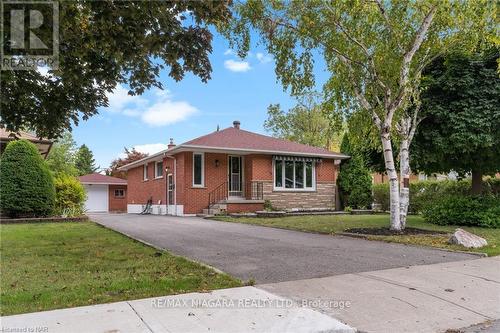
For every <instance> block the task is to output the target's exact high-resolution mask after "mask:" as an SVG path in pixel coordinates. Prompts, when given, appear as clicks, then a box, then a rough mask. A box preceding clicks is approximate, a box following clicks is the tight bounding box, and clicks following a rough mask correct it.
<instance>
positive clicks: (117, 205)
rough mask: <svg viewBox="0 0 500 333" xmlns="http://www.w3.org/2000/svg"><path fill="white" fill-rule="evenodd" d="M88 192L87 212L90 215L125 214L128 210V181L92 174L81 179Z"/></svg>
mask: <svg viewBox="0 0 500 333" xmlns="http://www.w3.org/2000/svg"><path fill="white" fill-rule="evenodd" d="M79 179H80V183H82V185H83V187H85V191H86V192H87V201H86V202H85V210H86V211H87V212H89V213H98V212H124V211H126V210H127V195H126V192H127V181H126V180H125V179H121V178H116V177H110V176H105V175H101V174H100V173H92V174H89V175H84V176H81V177H79Z"/></svg>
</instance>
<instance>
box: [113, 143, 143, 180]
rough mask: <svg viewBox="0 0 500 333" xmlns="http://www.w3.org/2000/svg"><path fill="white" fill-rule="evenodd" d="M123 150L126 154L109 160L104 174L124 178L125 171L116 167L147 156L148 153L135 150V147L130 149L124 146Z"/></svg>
mask: <svg viewBox="0 0 500 333" xmlns="http://www.w3.org/2000/svg"><path fill="white" fill-rule="evenodd" d="M124 152H125V155H126V156H125V157H124V158H121V157H120V158H117V159H114V160H113V161H112V162H111V165H110V166H109V168H108V169H107V170H106V175H108V176H113V177H118V178H124V179H125V178H126V174H125V172H122V171H118V168H119V167H122V166H124V165H127V164H129V163H132V162H135V161H138V160H140V159H143V158H145V157H148V155H149V154H147V153H141V152H140V151H137V150H135V148H132V149H128V148H124Z"/></svg>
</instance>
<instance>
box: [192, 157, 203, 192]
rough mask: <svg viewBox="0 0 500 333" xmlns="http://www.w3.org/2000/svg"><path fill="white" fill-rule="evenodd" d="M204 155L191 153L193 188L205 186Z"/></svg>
mask: <svg viewBox="0 0 500 333" xmlns="http://www.w3.org/2000/svg"><path fill="white" fill-rule="evenodd" d="M204 160H205V155H204V154H203V153H193V186H198V187H203V186H204V184H205V179H204V178H205V176H204V173H205V161H204Z"/></svg>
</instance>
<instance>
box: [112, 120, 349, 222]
mask: <svg viewBox="0 0 500 333" xmlns="http://www.w3.org/2000/svg"><path fill="white" fill-rule="evenodd" d="M346 158H348V156H346V155H343V154H340V153H335V152H332V151H329V150H326V149H323V148H317V147H312V146H308V145H303V144H299V143H295V142H291V141H286V140H281V139H276V138H272V137H268V136H265V135H261V134H256V133H252V132H248V131H245V130H242V129H240V122H239V121H235V122H233V127H229V128H226V129H224V130H220V131H215V132H213V133H210V134H208V135H205V136H201V137H199V138H196V139H193V140H191V141H188V142H185V143H183V144H180V145H175V144H173V141H172V139H171V140H170V144H169V145H168V149H166V150H164V151H161V152H159V153H156V154H153V155H151V156H148V157H146V158H144V159H141V160H138V161H135V162H132V163H130V164H127V165H125V166H122V167H121V168H119V170H120V171H126V172H127V183H128V194H127V211H128V212H129V213H140V212H141V211H142V210H143V209H144V207H145V205H146V203H147V202H148V200H150V201H151V202H152V213H153V214H169V215H192V214H198V213H202V212H205V213H206V212H207V209H208V208H212V209H215V208H220V209H225V210H227V212H229V213H232V212H251V211H257V210H261V209H263V205H264V201H265V200H270V202H271V203H272V205H273V206H274V207H276V208H279V209H310V208H318V209H321V208H322V209H334V208H335V206H336V204H335V202H336V185H335V182H336V178H337V172H338V166H339V164H340V160H342V159H346Z"/></svg>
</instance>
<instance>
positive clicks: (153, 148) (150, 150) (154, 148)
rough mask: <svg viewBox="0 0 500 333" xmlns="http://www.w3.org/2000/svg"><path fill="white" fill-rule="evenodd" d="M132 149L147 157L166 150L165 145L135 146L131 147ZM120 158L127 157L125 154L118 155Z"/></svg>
mask: <svg viewBox="0 0 500 333" xmlns="http://www.w3.org/2000/svg"><path fill="white" fill-rule="evenodd" d="M132 148H133V149H135V150H137V151H138V152H141V153H147V154H149V155H152V154H156V153H158V152H160V151H162V150H165V149H167V148H168V146H167V144H166V143H147V144H144V145H135V146H133V147H132ZM119 157H121V158H125V157H127V155H126V154H125V153H121V154H120V155H119Z"/></svg>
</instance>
